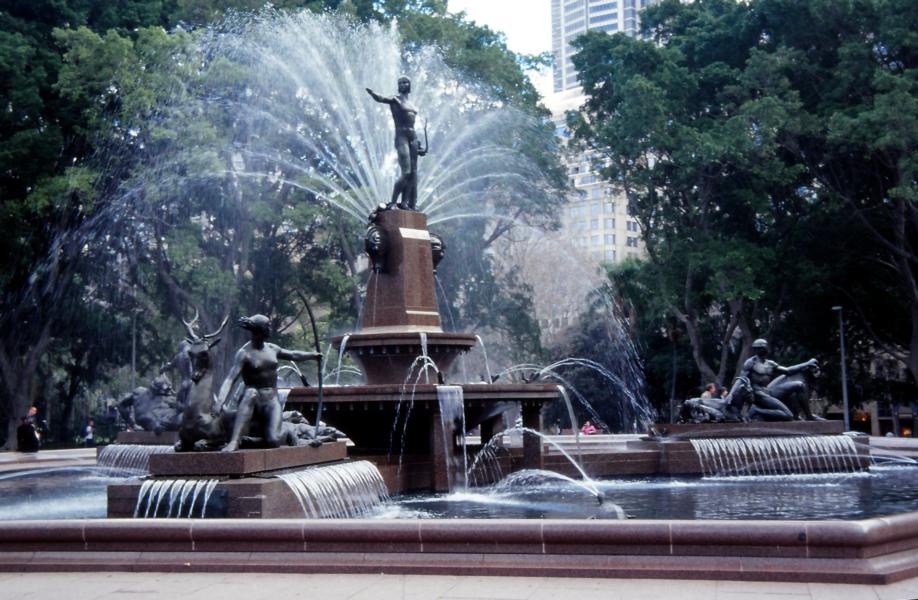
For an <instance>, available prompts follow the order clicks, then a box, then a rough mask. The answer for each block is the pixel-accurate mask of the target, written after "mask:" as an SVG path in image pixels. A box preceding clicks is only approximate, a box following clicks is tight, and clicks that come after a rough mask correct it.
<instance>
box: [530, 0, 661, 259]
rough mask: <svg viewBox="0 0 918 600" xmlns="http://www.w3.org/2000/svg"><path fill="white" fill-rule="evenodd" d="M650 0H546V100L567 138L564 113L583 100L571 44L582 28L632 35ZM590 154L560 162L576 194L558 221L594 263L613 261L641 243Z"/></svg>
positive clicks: (637, 252)
mask: <svg viewBox="0 0 918 600" xmlns="http://www.w3.org/2000/svg"><path fill="white" fill-rule="evenodd" d="M654 1H655V0H551V19H552V49H553V51H554V55H555V65H554V73H553V74H554V89H555V93H554V94H552V95H551V96H550V97H549V98H547V99H546V101H547V102H546V103H547V105H548V108H549V109H550V110H551V111H552V114H553V117H552V118H553V120H554V122H555V126H556V131H557V133H558V135H559V136H560V137H562V138H564V137H567V135H568V133H567V127H566V114H567V112H569V111H571V110H577V109H578V108H579V107H580V106H581V105H582V104H583V101H584V96H583V93H582V91H581V89H580V85H579V83H578V81H577V72H576V70H575V69H574V66H573V63H572V62H571V56H572V55H573V54H574V53H575V50H574V48H573V47H572V46H571V42H572V41H573V40H574V39H575V38H576V37H577V36H579V35H581V34H583V33H584V32H586V31H587V30H597V31H604V32H606V33H609V34H615V33H624V34H625V35H630V36H634V35H637V34H638V32H639V31H640V20H639V12H640V10H641V9H643V8H644V7H646V6H648V5H650V4H653V2H654ZM592 158H593V157H591V156H590V155H589V154H582V155H578V156H573V157H568V158H567V159H566V160H565V166H566V167H567V170H568V177H569V178H570V182H571V185H572V187H573V188H574V189H575V192H574V193H573V194H572V195H571V197H570V198H568V202H567V204H566V206H565V208H564V214H563V215H562V218H561V222H562V224H563V233H562V235H563V237H564V238H565V239H566V240H567V241H568V242H569V243H571V244H573V245H574V246H577V247H579V248H580V249H581V250H582V251H583V253H584V254H585V255H586V256H588V257H589V258H591V259H593V260H594V261H596V262H597V263H600V262H612V263H614V262H618V261H620V260H622V259H624V258H627V257H640V256H643V254H644V242H643V240H642V239H641V232H640V230H639V228H638V224H637V221H635V220H634V218H632V216H631V215H630V214H629V212H628V203H627V201H626V200H625V198H624V197H623V196H620V195H618V194H616V193H615V192H614V191H613V190H612V189H611V187H610V186H609V185H608V184H606V183H603V182H602V181H601V180H600V178H599V176H598V174H597V173H596V172H595V171H594V170H593V161H592Z"/></svg>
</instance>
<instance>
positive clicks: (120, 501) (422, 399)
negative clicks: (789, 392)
mask: <svg viewBox="0 0 918 600" xmlns="http://www.w3.org/2000/svg"><path fill="white" fill-rule="evenodd" d="M367 92H368V93H369V94H370V96H371V97H372V98H373V99H374V100H375V101H377V102H380V103H384V104H387V105H388V106H389V107H390V110H391V113H392V118H393V121H394V125H395V149H396V152H397V155H398V162H399V168H400V170H401V175H400V176H399V177H398V178H397V180H396V182H395V185H394V187H393V191H392V196H391V200H390V201H389V203H388V204H386V203H382V204H380V205H379V207H378V208H377V209H376V210H375V211H374V212H373V213H372V214H370V215H369V225H368V227H367V231H366V236H365V247H366V251H367V254H368V255H369V258H370V261H371V269H370V282H369V284H368V285H367V296H366V299H365V302H364V308H363V313H362V318H361V321H360V328H359V329H358V330H357V331H356V332H353V333H350V334H348V335H346V336H342V337H338V338H335V339H334V340H333V341H334V343H335V344H336V346H338V347H340V349H341V352H342V353H343V352H344V351H345V350H346V351H347V352H349V353H350V354H351V356H352V357H353V359H354V360H355V362H357V364H358V365H360V368H361V370H362V371H363V373H364V376H365V380H366V384H365V385H362V386H345V387H335V388H331V389H326V388H324V387H323V385H322V381H321V377H320V378H319V382H318V383H319V385H318V386H317V387H316V388H312V387H299V388H293V389H291V390H290V392H289V394H288V395H287V398H286V407H285V406H283V405H282V403H281V401H280V398H279V397H278V392H277V377H278V367H279V361H280V360H289V361H291V362H294V363H295V362H303V361H307V360H315V361H321V360H322V359H323V356H322V354H320V353H317V352H302V351H295V350H288V349H284V348H281V347H279V346H277V345H275V344H272V343H270V342H268V341H267V339H268V337H269V335H270V327H269V320H268V318H267V317H265V316H263V315H254V316H251V317H242V318H241V319H239V325H240V326H241V327H243V328H244V329H246V330H248V331H249V332H250V333H251V336H252V339H251V341H250V342H249V343H247V344H246V345H245V346H243V347H242V348H240V349H239V350H238V352H237V353H236V356H235V359H234V363H233V365H232V367H231V369H230V372H229V374H228V375H227V377H226V379H225V381H224V382H223V383H222V384H221V386H220V390H219V393H218V394H216V395H215V394H214V383H213V371H212V368H211V358H210V350H211V348H212V347H213V346H215V345H216V344H217V343H218V342H219V341H220V338H219V335H220V333H221V331H222V329H223V327H224V326H225V325H226V320H224V322H223V325H221V327H220V329H218V330H217V331H216V332H214V333H211V334H205V335H203V336H198V335H197V334H196V332H195V330H194V329H193V327H192V326H191V324H190V323H187V322H186V323H185V325H186V328H187V330H188V333H189V338H188V339H186V340H185V342H183V345H182V348H184V351H185V353H186V354H187V357H188V362H189V363H190V365H191V368H192V374H191V376H190V380H191V384H190V386H189V387H188V389H187V390H186V391H185V402H184V409H183V413H182V417H181V423H180V425H179V426H178V437H179V441H178V442H177V443H176V446H175V450H176V452H175V453H157V454H155V455H152V456H150V458H149V467H150V471H151V473H152V477H151V478H150V479H148V480H147V481H146V482H144V483H143V484H126V485H116V486H112V487H111V488H110V492H109V508H108V512H109V515H110V516H121V515H129V514H132V515H134V516H138V514H140V513H141V512H142V513H143V514H144V515H151V514H152V515H157V514H165V515H166V516H170V515H176V516H177V515H180V514H182V513H183V512H185V511H187V514H192V513H193V511H194V509H195V496H196V495H191V494H193V493H194V492H193V490H194V489H195V487H196V486H197V487H203V488H205V489H206V490H207V491H206V493H205V494H204V495H202V496H201V501H200V506H199V507H198V510H199V511H200V514H203V513H204V511H205V510H206V509H207V506H208V505H209V504H208V503H209V502H211V499H213V500H214V502H216V503H217V507H216V508H211V509H210V510H211V514H212V515H215V514H217V515H221V516H248V517H252V516H257V517H278V516H297V515H299V514H301V510H300V509H303V508H305V500H304V496H309V495H315V493H316V492H315V491H312V490H308V489H306V488H304V487H303V485H308V483H306V484H303V481H302V479H303V478H302V477H300V478H298V482H299V484H301V485H299V487H298V486H291V489H292V490H293V492H294V493H293V494H289V493H283V492H284V490H283V489H282V488H281V487H279V486H278V485H277V481H276V479H274V478H273V477H274V476H278V477H279V478H280V479H283V480H284V481H287V482H289V481H290V478H289V477H285V476H286V475H289V473H290V472H291V471H295V470H297V469H302V468H303V467H306V466H308V465H321V464H328V463H333V464H334V466H333V467H331V468H336V469H348V468H350V467H349V465H353V464H358V462H359V463H363V464H360V466H359V467H357V468H358V469H360V471H361V475H362V477H361V478H358V479H356V480H354V481H356V482H357V486H358V487H361V488H362V489H359V490H355V489H340V490H337V493H340V494H343V495H348V496H350V495H354V494H358V493H359V495H361V496H362V497H368V498H369V500H370V501H372V499H373V497H375V500H377V501H378V499H379V498H380V497H382V496H385V495H386V493H387V491H388V492H389V493H400V492H403V491H406V490H417V489H427V490H436V491H448V490H450V489H452V488H453V487H455V486H456V485H458V484H459V483H460V482H462V481H464V478H465V476H466V468H465V465H466V464H467V456H466V451H467V450H466V446H465V444H464V443H463V440H464V438H465V436H466V433H467V432H468V431H469V430H471V429H472V428H475V427H481V432H482V435H481V438H482V443H483V444H487V443H488V442H489V441H490V440H491V437H492V435H493V432H494V429H495V425H496V424H497V423H498V421H499V419H500V418H501V415H502V414H503V413H504V412H505V411H506V410H507V409H508V408H510V407H511V406H512V405H514V404H517V405H519V406H520V412H521V413H522V420H523V426H524V427H526V428H528V429H530V430H531V431H533V432H538V431H540V430H541V421H540V413H541V408H542V405H543V403H545V402H550V401H553V400H556V399H558V398H559V391H558V388H557V386H555V385H551V384H535V383H527V384H501V385H493V384H483V385H480V384H466V385H446V378H447V377H448V373H449V371H450V368H451V367H452V365H453V363H454V362H455V360H456V358H457V357H459V356H460V355H461V354H463V353H465V352H468V351H469V349H470V348H472V347H473V346H474V345H475V344H476V343H477V339H476V335H475V334H472V333H447V332H444V331H443V329H442V327H441V319H440V314H439V311H438V308H437V302H436V294H435V289H434V273H435V270H436V268H437V264H438V263H439V261H440V259H442V257H443V254H444V252H445V244H444V243H443V242H442V240H441V239H440V238H439V237H437V236H435V235H431V234H430V232H429V231H428V229H427V219H426V216H425V215H424V213H422V212H419V211H418V210H417V204H416V203H417V195H418V191H417V186H418V176H417V162H418V161H417V159H418V157H419V156H424V155H426V154H427V152H428V150H429V145H428V144H427V142H426V135H425V144H424V146H421V144H420V140H419V139H418V136H417V133H416V131H415V120H416V115H417V109H416V108H415V107H414V106H413V105H412V104H411V103H410V101H409V99H408V95H409V93H410V92H411V82H410V80H409V79H408V78H407V77H400V78H399V80H398V94H397V95H395V96H392V97H384V96H381V95H379V94H377V93H375V92H373V91H372V90H370V89H369V88H368V89H367ZM310 316H311V312H310ZM431 373H432V374H433V377H434V382H433V383H431V382H430V378H431ZM412 377H413V378H414V381H412ZM422 378H423V379H424V381H423V383H422V382H421V379H422ZM239 380H241V381H242V384H243V386H242V387H243V388H244V389H243V391H242V393H241V398H240V399H239V401H238V406H237V407H235V408H231V403H229V402H228V400H229V399H230V396H231V393H232V391H233V389H234V388H235V387H236V384H237V383H238V382H239ZM323 405H324V406H325V407H326V412H325V414H324V415H323V413H322V408H323ZM284 408H287V409H288V411H287V412H284ZM291 408H292V409H296V410H293V411H291V410H289V409H291ZM304 416H305V418H304ZM310 417H311V418H312V419H313V420H314V423H315V426H312V427H310V426H309V424H308V423H306V422H305V421H306V419H309V418H310ZM323 417H324V418H325V419H327V421H328V422H329V423H330V424H332V425H334V427H327V426H325V425H324V423H323V422H322V420H321V419H322V418H323ZM388 423H392V424H393V425H392V426H391V427H389V426H387V425H386V424H388ZM398 425H401V428H402V432H401V436H400V440H399V443H398V446H397V447H394V445H395V442H396V440H394V437H395V436H394V433H395V431H396V429H397V426H398ZM335 427H337V428H338V429H342V430H344V431H345V432H346V434H347V436H348V437H349V438H350V439H351V440H352V442H353V444H354V447H353V448H352V449H351V451H350V452H349V453H348V452H347V451H346V450H345V445H344V442H340V441H335V440H336V438H339V437H343V436H344V434H341V433H340V432H339V431H338V430H337V429H335ZM216 449H219V450H220V452H219V453H218V454H217V453H209V452H207V450H216ZM195 451H197V452H195ZM348 454H349V455H350V456H351V457H359V458H360V459H362V460H361V461H357V462H354V463H348V462H347V460H346V459H347V455H348ZM365 461H369V463H372V464H375V466H376V468H377V469H378V473H381V476H382V479H380V480H376V481H372V482H371V483H370V484H369V485H368V484H367V477H371V478H378V477H379V475H378V474H376V473H375V472H374V473H373V475H372V476H367V475H366V473H367V471H368V469H367V465H368V464H369V463H366V462H365ZM516 466H517V468H525V469H541V468H542V466H543V462H542V441H541V440H540V439H539V438H538V437H537V436H533V435H528V436H526V437H525V438H524V444H523V450H522V455H521V456H520V457H519V461H518V464H517V465H516ZM323 468H328V467H321V466H316V467H313V469H312V470H309V471H306V473H308V474H309V475H310V476H311V475H313V474H316V473H319V471H320V470H321V469H323ZM177 476H185V477H187V476H195V477H205V476H206V477H209V478H211V479H209V480H207V481H208V483H206V484H205V483H202V481H203V480H201V479H197V480H184V479H183V480H175V479H174V478H175V477H177ZM169 478H172V479H169ZM382 481H385V486H383V485H382ZM157 484H160V485H159V487H157ZM208 486H209V487H208ZM253 490H257V491H258V493H256V494H254V495H255V496H257V497H259V498H261V502H253V501H252V496H253ZM298 490H299V491H298ZM166 492H168V493H169V494H171V496H172V498H171V501H169V502H163V501H162V498H163V496H164V494H166ZM176 495H178V502H177V503H176V498H175V496H176ZM185 496H188V497H189V498H190V504H188V505H187V507H186V506H185V504H186V503H185ZM288 496H289V498H288ZM295 496H296V497H297V499H299V506H298V505H297V503H295V502H292V501H291V500H290V498H293V497H295ZM211 503H212V502H211ZM256 505H257V507H256Z"/></svg>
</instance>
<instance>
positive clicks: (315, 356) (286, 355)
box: [277, 348, 322, 362]
mask: <svg viewBox="0 0 918 600" xmlns="http://www.w3.org/2000/svg"><path fill="white" fill-rule="evenodd" d="M277 358H282V359H284V360H292V361H293V362H304V361H307V360H322V353H321V352H306V351H304V350H286V349H284V348H278V349H277Z"/></svg>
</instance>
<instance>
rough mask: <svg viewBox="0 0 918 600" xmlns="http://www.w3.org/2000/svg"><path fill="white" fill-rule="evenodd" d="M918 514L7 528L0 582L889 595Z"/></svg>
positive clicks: (916, 534) (909, 566) (902, 569)
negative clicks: (692, 588)
mask: <svg viewBox="0 0 918 600" xmlns="http://www.w3.org/2000/svg"><path fill="white" fill-rule="evenodd" d="M916 548H918V513H916V512H912V513H907V514H902V515H895V516H891V517H883V518H876V519H864V520H860V521H850V522H845V521H821V522H820V521H817V522H810V521H782V522H769V521H734V522H722V521H677V520H671V521H640V520H635V521H611V522H606V521H590V522H584V523H579V524H575V523H572V522H571V521H564V520H562V521H558V520H541V521H518V520H502V519H498V520H489V521H482V520H466V519H458V520H433V521H374V520H320V521H308V522H307V521H302V520H296V521H277V520H269V521H238V520H218V521H202V520H182V521H169V522H163V521H155V522H153V521H149V520H147V521H139V520H86V521H63V522H61V521H13V522H5V523H0V557H2V560H0V571H33V572H41V571H75V570H82V571H87V570H99V571H161V572H162V571H165V572H168V571H183V572H194V571H227V572H229V571H234V572H239V571H247V572H253V571H254V572H285V573H412V574H440V575H516V576H539V577H545V576H556V577H629V578H677V579H716V580H745V581H756V580H758V581H809V582H825V583H861V584H885V583H892V582H895V581H899V580H901V579H905V578H908V577H912V576H915V575H916V574H918V552H915V549H916Z"/></svg>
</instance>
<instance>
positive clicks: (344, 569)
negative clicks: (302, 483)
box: [0, 550, 918, 585]
mask: <svg viewBox="0 0 918 600" xmlns="http://www.w3.org/2000/svg"><path fill="white" fill-rule="evenodd" d="M2 558H3V560H2V561H0V572H35V573H40V572H186V573H194V572H249V573H344V574H346V573H386V574H426V575H503V576H522V577H602V578H640V579H705V580H718V581H731V580H732V581H791V582H813V583H848V584H872V585H878V584H889V583H894V582H896V581H901V580H903V579H907V578H909V577H914V576H915V575H916V574H918V555H916V554H915V553H914V552H902V553H898V554H894V555H888V556H884V557H882V558H881V559H875V560H857V559H805V558H770V557H754V558H736V557H728V556H704V557H698V556H665V557H661V556H654V557H650V556H629V555H619V556H598V555H591V556H573V555H554V554H525V555H522V554H513V553H509V554H497V553H480V552H465V553H463V552H455V551H453V552H427V553H423V554H410V553H409V554H405V553H392V552H385V551H381V552H380V551H369V552H321V553H310V552H285V553H278V552H262V551H242V552H240V551H238V550H234V551H230V552H219V551H212V550H205V551H197V552H187V551H184V552H148V551H143V552H99V551H86V552H40V551H39V552H16V553H5V554H3V555H2Z"/></svg>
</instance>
